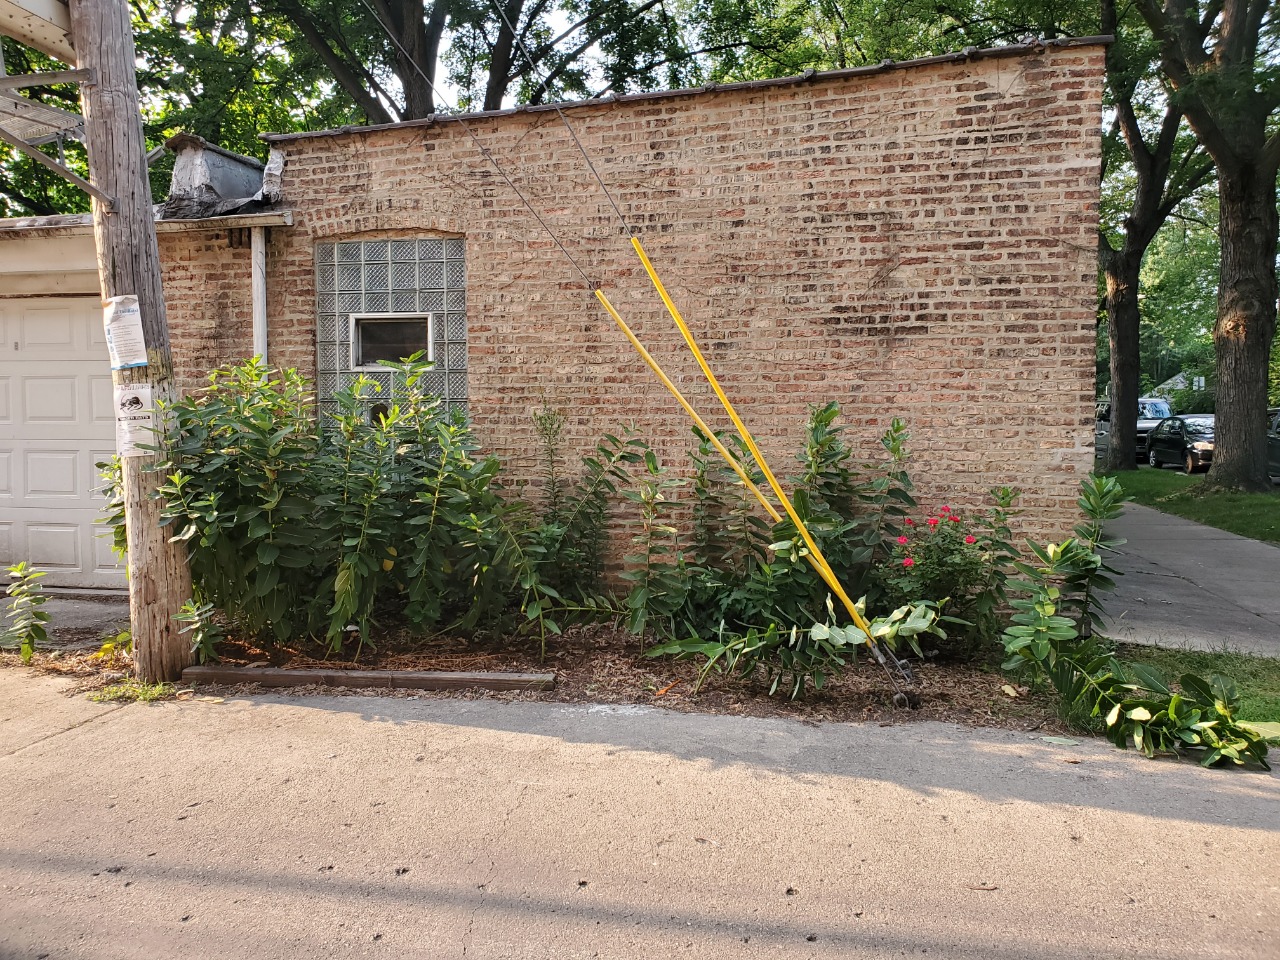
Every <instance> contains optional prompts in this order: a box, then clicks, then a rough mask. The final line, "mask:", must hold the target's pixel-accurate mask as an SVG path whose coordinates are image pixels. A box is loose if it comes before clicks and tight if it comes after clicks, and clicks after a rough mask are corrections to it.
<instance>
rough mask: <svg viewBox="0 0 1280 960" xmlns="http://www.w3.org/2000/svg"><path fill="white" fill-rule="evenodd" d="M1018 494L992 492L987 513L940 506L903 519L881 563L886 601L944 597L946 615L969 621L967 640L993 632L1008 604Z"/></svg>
mask: <svg viewBox="0 0 1280 960" xmlns="http://www.w3.org/2000/svg"><path fill="white" fill-rule="evenodd" d="M1017 496H1018V493H1017V491H1015V490H1012V489H1010V488H1008V487H1000V488H996V489H993V490H992V491H991V497H992V500H993V501H994V507H993V508H991V509H990V510H989V511H988V512H986V513H982V514H975V515H974V516H972V517H968V516H961V514H960V513H958V512H957V511H954V510H952V509H951V507H950V506H948V505H944V506H943V507H942V508H941V509H940V510H939V512H938V515H937V516H930V517H925V518H924V519H923V520H919V521H917V520H907V521H904V523H906V524H908V526H907V529H905V530H904V531H903V532H902V533H900V534H899V535H898V537H897V538H896V539H895V541H894V545H893V553H892V555H891V556H890V557H888V558H887V559H886V560H885V561H884V562H883V563H882V564H881V567H880V571H881V573H880V580H881V583H882V585H883V587H884V595H885V599H886V601H887V602H888V603H889V604H900V603H909V602H911V600H912V599H915V598H919V597H929V598H931V599H934V600H939V601H941V600H946V601H947V610H948V612H949V614H950V616H951V617H952V618H958V619H959V620H963V621H967V622H968V623H969V624H970V630H969V631H967V634H966V635H967V636H968V637H969V638H970V639H979V638H981V639H989V638H990V637H993V636H995V635H996V633H997V623H998V621H999V613H1000V610H1001V609H1002V608H1003V607H1004V605H1005V603H1006V595H1005V583H1006V581H1007V578H1008V575H1007V571H1008V569H1009V568H1010V566H1011V565H1012V563H1013V562H1014V559H1015V556H1016V555H1015V553H1014V549H1013V546H1012V545H1011V544H1010V542H1009V541H1010V537H1011V533H1010V530H1009V518H1010V516H1011V510H1012V507H1013V504H1014V501H1015V500H1016V499H1017ZM953 622H954V621H953Z"/></svg>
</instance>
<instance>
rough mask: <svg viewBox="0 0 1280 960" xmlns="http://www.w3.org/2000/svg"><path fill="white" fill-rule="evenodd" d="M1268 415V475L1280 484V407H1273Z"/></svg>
mask: <svg viewBox="0 0 1280 960" xmlns="http://www.w3.org/2000/svg"><path fill="white" fill-rule="evenodd" d="M1267 414H1268V417H1267V420H1268V426H1267V473H1269V474H1271V479H1272V480H1274V481H1275V482H1276V483H1280V407H1273V408H1272V409H1270V410H1268V411H1267Z"/></svg>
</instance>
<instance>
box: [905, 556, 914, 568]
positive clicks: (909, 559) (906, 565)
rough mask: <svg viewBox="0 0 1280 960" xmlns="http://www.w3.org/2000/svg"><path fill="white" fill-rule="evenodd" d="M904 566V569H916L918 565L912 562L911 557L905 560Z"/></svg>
mask: <svg viewBox="0 0 1280 960" xmlns="http://www.w3.org/2000/svg"><path fill="white" fill-rule="evenodd" d="M902 565H903V566H904V567H914V566H915V565H916V562H915V561H914V560H912V559H911V558H910V557H906V558H904V559H903V561H902Z"/></svg>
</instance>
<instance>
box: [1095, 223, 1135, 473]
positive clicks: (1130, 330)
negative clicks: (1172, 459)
mask: <svg viewBox="0 0 1280 960" xmlns="http://www.w3.org/2000/svg"><path fill="white" fill-rule="evenodd" d="M1144 252H1145V248H1144V249H1143V250H1142V251H1134V250H1132V249H1130V248H1129V247H1128V246H1127V245H1126V247H1125V248H1124V249H1123V250H1111V249H1109V248H1108V247H1106V246H1105V245H1104V246H1103V247H1102V258H1101V259H1102V272H1103V276H1104V277H1105V279H1106V284H1107V337H1108V339H1109V340H1110V342H1111V437H1110V443H1109V445H1108V447H1107V455H1106V457H1105V458H1104V459H1103V463H1102V468H1103V469H1104V470H1108V471H1112V470H1133V469H1135V468H1136V466H1137V459H1138V458H1137V443H1138V393H1139V389H1138V380H1139V376H1138V373H1139V367H1140V365H1141V362H1140V356H1139V349H1138V329H1139V325H1140V322H1141V315H1140V313H1139V311H1138V275H1139V272H1140V270H1141V269H1142V254H1143V253H1144Z"/></svg>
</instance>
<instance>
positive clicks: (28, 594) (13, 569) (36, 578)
mask: <svg viewBox="0 0 1280 960" xmlns="http://www.w3.org/2000/svg"><path fill="white" fill-rule="evenodd" d="M5 572H6V573H7V574H8V575H9V579H10V580H12V581H13V582H12V583H10V584H9V585H8V586H7V587H5V594H6V595H7V596H8V598H9V600H8V603H7V604H6V608H5V624H4V630H3V631H0V647H5V648H10V649H16V650H17V651H18V652H19V653H20V655H21V656H22V662H23V663H30V662H31V660H32V658H33V657H34V656H35V652H36V647H37V646H38V645H40V644H47V643H48V642H49V635H48V633H46V631H45V624H47V623H48V622H49V614H47V613H45V612H44V611H43V610H41V609H40V608H41V607H43V606H44V603H45V600H46V599H47V598H46V597H45V595H44V594H43V593H41V592H40V579H41V578H42V577H43V576H44V571H43V570H32V569H31V567H30V565H29V564H27V563H26V561H22V562H20V563H15V564H13V565H12V566H10V567H7V568H5Z"/></svg>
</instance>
